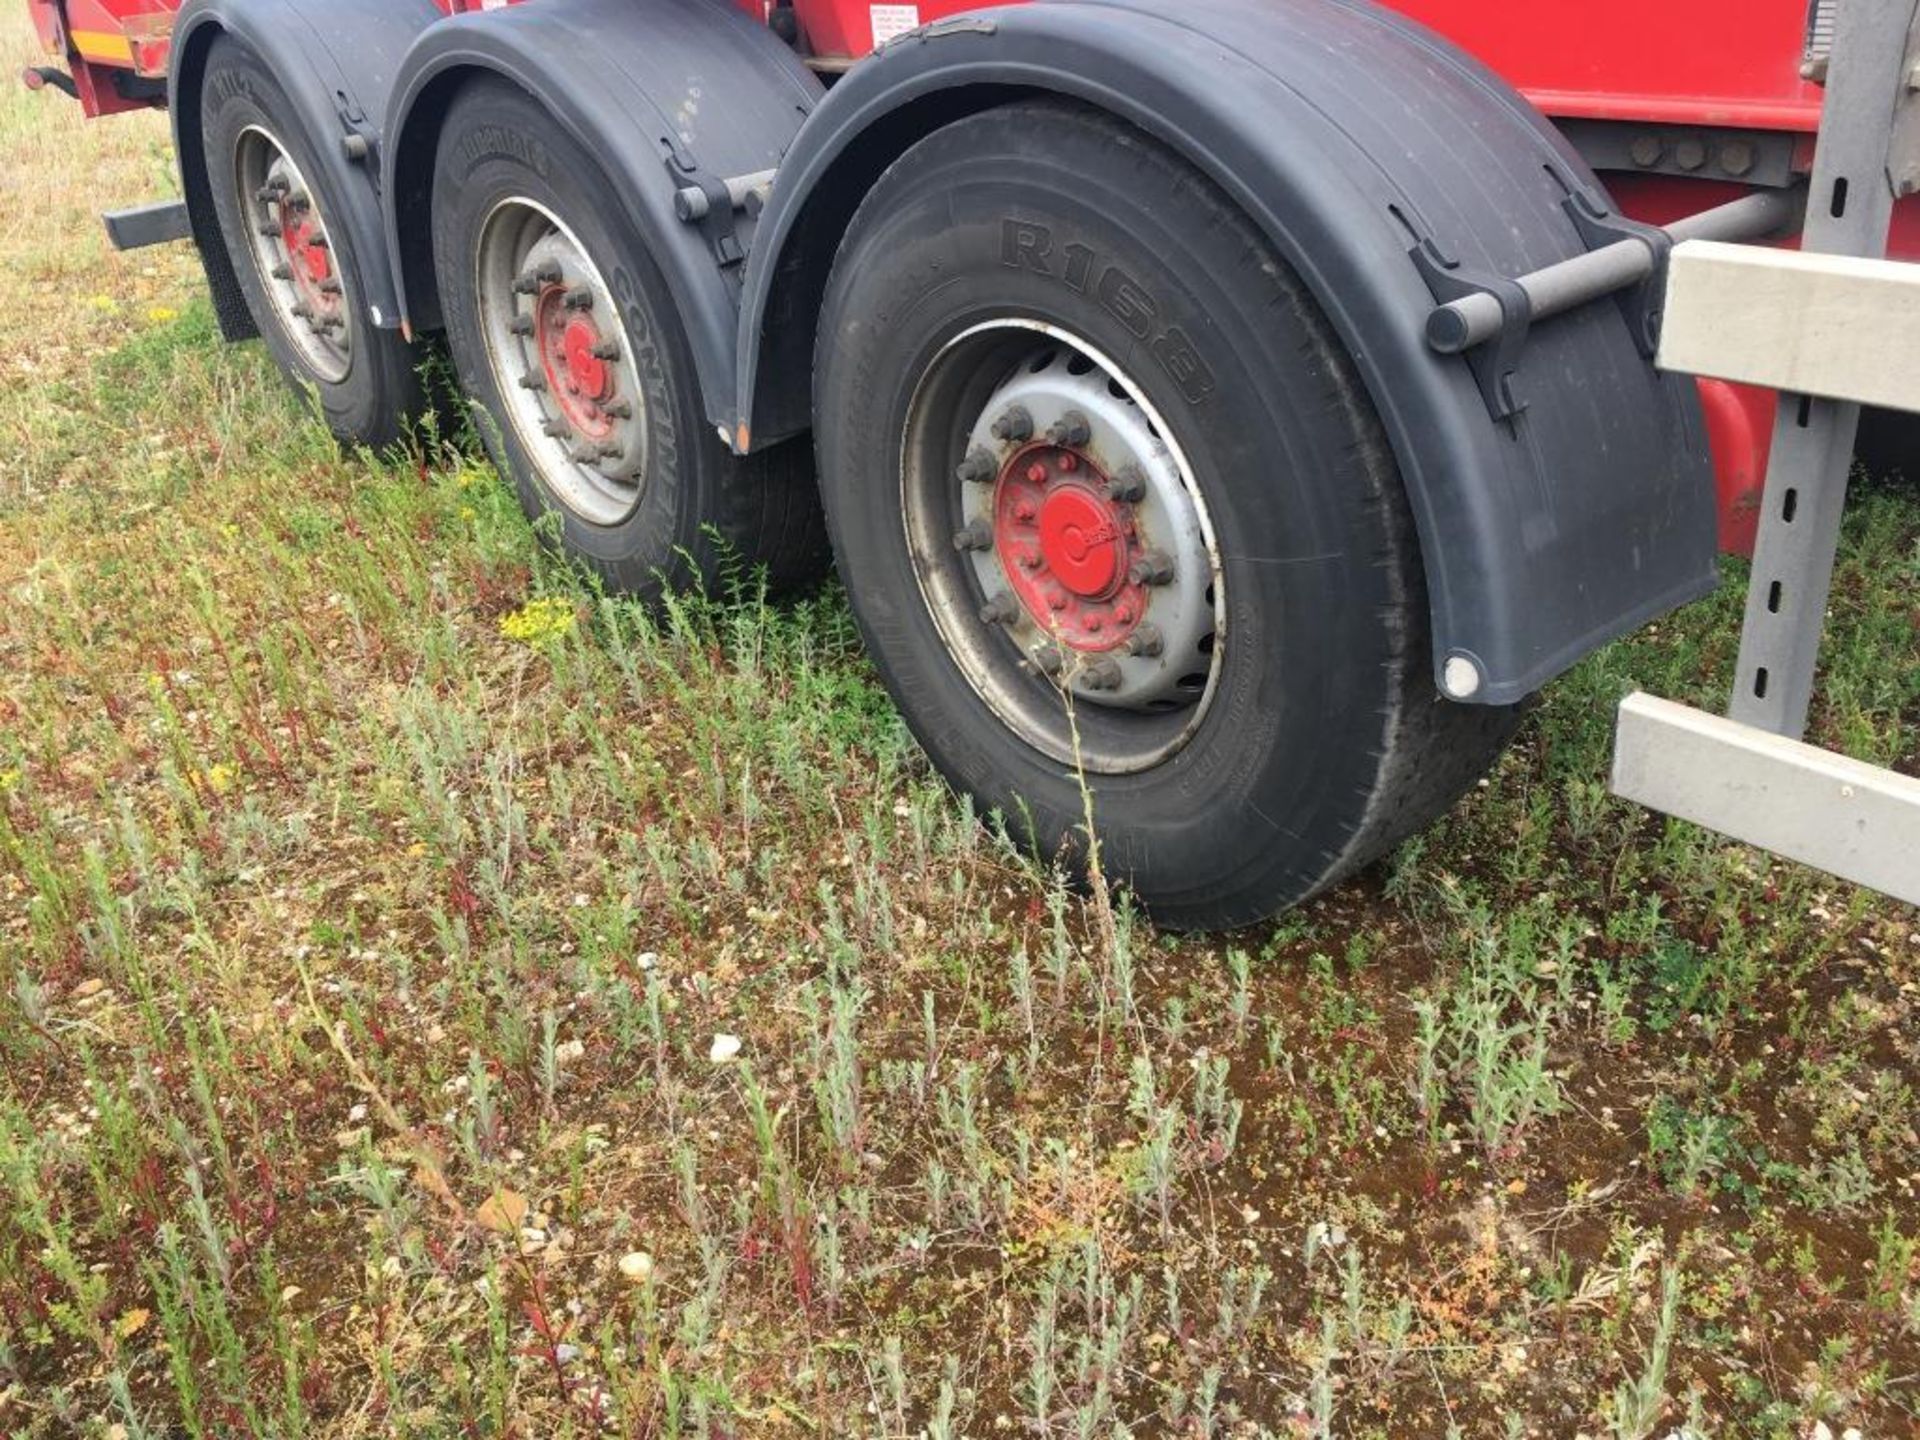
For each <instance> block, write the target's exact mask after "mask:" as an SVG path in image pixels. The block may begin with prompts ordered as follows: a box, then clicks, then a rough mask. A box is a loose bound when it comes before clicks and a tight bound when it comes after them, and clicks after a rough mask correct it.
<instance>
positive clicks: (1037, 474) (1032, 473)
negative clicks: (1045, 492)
mask: <svg viewBox="0 0 1920 1440" xmlns="http://www.w3.org/2000/svg"><path fill="white" fill-rule="evenodd" d="M1027 483H1028V484H1029V485H1044V484H1046V483H1047V467H1046V466H1044V465H1042V464H1041V463H1040V462H1039V461H1037V460H1036V461H1035V462H1034V463H1033V464H1031V465H1029V466H1028V467H1027Z"/></svg>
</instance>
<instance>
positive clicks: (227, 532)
mask: <svg viewBox="0 0 1920 1440" xmlns="http://www.w3.org/2000/svg"><path fill="white" fill-rule="evenodd" d="M220 533H221V534H222V535H224V536H226V537H227V538H228V539H229V540H231V539H233V538H234V536H236V535H238V534H239V533H240V527H239V526H238V525H235V524H234V523H233V522H232V521H231V520H229V521H228V522H227V523H226V524H225V525H222V526H221V527H220Z"/></svg>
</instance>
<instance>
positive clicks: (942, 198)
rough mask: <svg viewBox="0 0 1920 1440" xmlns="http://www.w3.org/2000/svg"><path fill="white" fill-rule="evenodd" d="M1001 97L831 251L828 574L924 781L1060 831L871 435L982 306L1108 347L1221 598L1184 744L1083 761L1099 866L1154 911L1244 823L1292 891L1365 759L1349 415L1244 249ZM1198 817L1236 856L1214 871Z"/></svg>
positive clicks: (1055, 120)
mask: <svg viewBox="0 0 1920 1440" xmlns="http://www.w3.org/2000/svg"><path fill="white" fill-rule="evenodd" d="M1020 108H1023V109H1026V108H1030V109H1031V110H1032V111H1034V112H1037V114H1038V116H1039V117H1043V118H1044V119H1045V120H1046V121H1047V122H1048V123H1047V124H1045V125H1040V124H1036V123H1034V120H1035V116H1034V115H1029V116H1027V117H1026V120H1027V123H1025V124H1023V123H1022V122H1021V117H1020V116H1018V115H1017V114H1010V113H1008V112H990V113H989V114H988V115H986V116H982V117H978V118H976V119H975V120H974V121H971V122H962V123H961V124H960V125H956V126H954V127H952V128H951V129H949V130H947V131H942V132H937V133H936V134H935V135H934V136H933V137H931V138H929V139H928V140H925V141H923V142H921V144H920V145H919V146H918V147H916V149H915V150H914V151H912V152H909V154H908V156H907V157H905V158H904V159H903V160H902V161H901V162H899V163H898V164H897V165H896V166H895V167H894V169H893V170H892V171H890V172H889V174H888V175H887V176H886V177H885V178H883V180H882V181H881V182H880V184H879V185H878V186H877V187H876V188H875V190H874V191H873V193H872V194H871V195H870V196H869V198H868V201H867V203H866V206H865V207H864V208H863V211H862V214H861V216H860V217H859V218H858V219H856V222H855V224H854V226H853V228H852V231H851V232H850V236H849V240H848V243H847V246H846V247H845V248H843V250H842V253H841V257H840V261H839V264H838V267H837V270H836V275H835V279H834V281H833V282H832V284H831V286H830V288H829V293H828V299H827V304H826V311H825V315H824V316H823V322H822V326H821V331H820V337H821V338H820V349H819V353H818V356H817V361H816V372H817V374H818V376H819V382H820V383H819V392H818V393H819V397H820V404H821V414H820V416H819V434H820V438H821V446H822V455H821V465H820V471H821V475H822V477H823V489H824V492H825V496H826V500H827V506H828V516H829V522H830V524H831V526H832V529H833V533H834V538H835V542H836V549H837V551H838V555H839V559H840V565H841V570H842V574H843V576H844V578H845V579H846V582H847V586H848V589H849V591H850V592H851V593H852V595H853V597H854V601H855V609H856V612H857V614H858V616H859V619H860V621H861V624H862V626H863V628H864V629H865V630H866V632H867V635H868V639H869V643H870V644H871V645H872V647H873V649H874V652H875V653H876V655H878V656H880V657H882V665H883V669H884V670H885V672H886V675H887V678H888V681H889V683H890V685H891V686H892V688H893V690H894V693H895V695H896V698H897V699H898V700H899V702H900V704H901V707H902V709H903V711H904V712H905V714H906V716H907V719H908V722H909V724H910V725H911V726H912V727H913V728H914V729H915V731H916V733H917V734H918V735H919V736H920V738H921V740H922V742H923V744H924V745H925V747H926V748H927V750H928V751H929V752H930V753H931V754H932V755H934V756H935V757H936V758H937V760H938V761H939V763H940V764H941V765H942V767H943V768H944V769H945V770H946V771H947V773H948V774H949V776H950V777H951V778H952V779H954V780H955V781H956V782H957V783H958V784H959V785H960V786H961V787H962V788H965V789H967V790H969V791H971V792H973V793H974V794H976V795H979V796H982V797H983V798H985V799H986V800H987V801H988V803H989V804H991V805H993V806H995V807H996V808H999V809H1000V810H1002V811H1003V812H1004V813H1006V814H1008V815H1009V816H1016V817H1017V816H1022V815H1026V816H1030V819H1031V824H1032V827H1033V830H1034V832H1035V835H1034V838H1035V839H1036V841H1037V842H1038V843H1040V844H1041V845H1043V846H1046V847H1049V848H1051V847H1054V846H1058V845H1060V844H1062V843H1063V842H1067V841H1069V840H1070V838H1071V836H1072V833H1073V831H1074V830H1075V828H1076V827H1077V826H1078V825H1079V824H1080V823H1081V818H1082V805H1081V797H1080V793H1079V788H1078V781H1077V780H1076V778H1075V777H1074V776H1073V775H1072V774H1071V773H1063V767H1062V766H1060V765H1059V764H1058V763H1057V762H1055V761H1053V760H1051V759H1049V758H1048V757H1047V756H1045V755H1044V754H1042V753H1041V752H1039V751H1037V750H1035V749H1033V748H1032V747H1031V746H1029V745H1028V744H1027V743H1026V742H1025V741H1023V740H1021V739H1020V738H1019V737H1018V736H1017V735H1015V734H1014V733H1013V732H1011V731H1010V730H1008V729H1007V728H1005V726H1004V725H1003V724H1002V723H1001V722H1000V720H999V719H998V717H997V716H996V715H995V714H994V713H993V711H992V710H991V709H990V708H989V707H988V706H987V704H986V702H985V701H984V700H982V699H981V697H980V696H979V694H978V693H977V692H976V691H975V690H974V688H973V687H972V685H971V684H970V683H969V682H968V681H967V680H966V679H965V678H964V676H963V675H962V674H961V672H960V671H959V669H958V667H957V666H956V665H955V664H954V663H953V662H952V661H951V659H950V658H949V657H948V653H947V650H946V647H945V644H944V641H943V640H942V638H941V635H940V631H939V627H938V625H937V624H936V623H935V621H934V619H933V617H932V615H931V614H930V613H929V611H928V608H927V606H926V604H925V603H924V602H923V600H922V598H921V591H920V587H919V583H918V580H917V578H916V575H915V572H914V567H913V563H912V560H911V557H910V554H909V548H908V544H907V541H906V538H905V533H904V527H903V523H902V519H901V514H900V497H899V494H898V476H899V473H900V439H899V437H900V436H901V435H902V433H903V431H904V429H905V426H906V423H907V414H908V406H909V402H910V399H911V396H912V393H913V388H914V381H915V379H916V378H917V377H918V376H920V375H922V374H923V373H924V372H925V370H926V367H927V366H928V364H930V363H931V361H932V360H933V358H934V356H935V355H936V354H937V353H938V352H939V350H940V349H941V348H942V347H943V346H944V345H945V344H946V343H947V342H948V341H950V340H951V339H952V338H953V337H954V336H956V335H958V334H960V333H962V332H963V331H965V330H967V329H969V328H971V327H972V326H974V325H977V324H980V323H982V322H984V321H987V320H990V319H993V318H996V317H1018V318H1021V319H1025V320H1029V321H1039V322H1043V323H1046V324H1050V325H1054V326H1058V327H1060V328H1061V329H1063V330H1065V331H1067V332H1068V333H1069V334H1072V335H1076V336H1079V337H1081V338H1083V339H1084V340H1085V341H1087V342H1088V343H1089V344H1091V345H1092V346H1094V347H1095V348H1097V349H1099V350H1101V351H1103V352H1104V353H1105V354H1107V355H1109V356H1113V357H1116V359H1118V360H1119V362H1120V364H1121V366H1122V368H1123V369H1124V370H1126V371H1127V372H1128V377H1129V378H1130V379H1131V380H1132V381H1133V383H1135V384H1136V385H1138V386H1139V387H1140V388H1141V390H1142V391H1143V392H1144V393H1145V394H1146V395H1147V397H1148V398H1149V400H1150V401H1151V402H1152V404H1153V405H1154V407H1155V408H1156V409H1157V410H1158V411H1159V412H1160V414H1161V416H1162V417H1163V418H1164V419H1165V420H1166V422H1167V424H1168V425H1169V426H1170V427H1171V428H1172V430H1173V432H1174V436H1175V438H1176V439H1177V441H1178V443H1179V446H1180V448H1181V450H1182V451H1183V452H1184V454H1185V456H1186V458H1187V460H1188V462H1189V465H1190V467H1191V470H1192V473H1193V476H1194V479H1195V481H1196V483H1197V486H1198V488H1199V490H1200V492H1201V494H1202V496H1203V497H1204V501H1205V504H1206V506H1207V509H1208V512H1209V514H1210V516H1211V519H1212V523H1213V528H1214V533H1215V536H1216V538H1217V541H1218V544H1219V547H1220V552H1221V553H1220V560H1221V567H1222V573H1223V575H1224V579H1225V584H1226V602H1227V603H1226V615H1225V626H1224V630H1223V639H1222V642H1221V643H1222V647H1223V648H1222V654H1221V663H1220V673H1219V675H1218V678H1217V681H1216V686H1217V689H1216V691H1215V694H1214V696H1213V699H1212V702H1211V704H1210V706H1209V709H1208V712H1207V714H1206V715H1205V717H1204V718H1203V719H1202V721H1201V722H1200V724H1199V725H1198V727H1197V728H1196V730H1195V731H1194V733H1193V735H1192V737H1191V739H1190V740H1189V741H1188V743H1187V744H1186V745H1185V746H1184V747H1183V748H1182V749H1180V750H1179V751H1178V752H1177V753H1176V754H1174V755H1173V756H1172V757H1171V758H1169V759H1167V760H1165V761H1163V762H1161V763H1160V764H1158V765H1156V766H1154V767H1153V768H1151V769H1149V770H1146V771H1142V772H1139V773H1136V774H1128V775H1090V776H1088V777H1087V781H1088V785H1089V788H1090V789H1091V790H1092V792H1093V795H1094V798H1095V805H1096V819H1097V823H1098V825H1099V829H1100V834H1101V839H1102V843H1103V846H1104V847H1105V850H1106V853H1107V855H1108V857H1109V860H1110V861H1111V862H1112V863H1113V865H1114V868H1115V869H1116V870H1117V871H1119V872H1120V873H1126V872H1128V871H1131V870H1135V869H1138V870H1141V871H1143V872H1146V871H1149V870H1150V873H1151V877H1152V882H1151V883H1152V891H1153V897H1151V898H1154V899H1156V900H1157V902H1158V904H1159V906H1160V908H1161V910H1162V911H1163V912H1165V913H1169V914H1172V913H1176V912H1177V911H1178V910H1179V908H1180V907H1181V906H1182V905H1183V904H1188V903H1191V904H1194V905H1196V906H1204V905H1205V904H1206V903H1207V901H1206V897H1207V896H1209V895H1211V894H1214V893H1217V892H1219V891H1221V890H1222V889H1223V888H1224V889H1231V888H1232V883H1233V882H1232V881H1231V878H1230V876H1231V873H1232V872H1233V871H1235V870H1236V869H1238V870H1241V871H1247V870H1257V869H1260V868H1262V867H1263V866H1270V865H1271V864H1272V860H1271V858H1270V856H1268V857H1263V856H1262V854H1261V851H1262V848H1263V845H1265V844H1267V843H1268V842H1280V841H1284V842H1285V847H1284V848H1286V849H1287V850H1288V851H1289V852H1290V853H1295V854H1298V855H1299V856H1300V857H1301V858H1300V860H1299V862H1298V863H1297V864H1295V865H1293V866H1292V867H1291V871H1290V873H1288V874H1286V875H1285V876H1281V877H1272V878H1271V881H1270V888H1275V889H1277V890H1279V891H1283V892H1285V893H1287V894H1289V895H1291V896H1297V895H1298V894H1301V893H1305V891H1306V890H1307V889H1309V888H1311V887H1312V886H1314V885H1315V884H1317V883H1318V882H1319V881H1320V879H1321V878H1322V877H1323V876H1324V874H1325V872H1326V870H1327V869H1328V867H1329V865H1330V863H1331V862H1332V861H1333V860H1334V859H1335V858H1336V857H1338V856H1339V855H1340V853H1341V852H1342V850H1343V848H1344V845H1345V842H1346V840H1347V839H1348V837H1349V836H1350V835H1351V833H1352V831H1353V829H1354V828H1355V827H1356V825H1357V823H1358V821H1357V816H1356V815H1355V814H1354V810H1355V807H1354V806H1353V804H1352V803H1350V796H1351V795H1352V794H1353V793H1354V792H1356V791H1358V792H1360V793H1362V794H1364V793H1366V792H1367V791H1368V790H1369V789H1370V787H1371V783H1372V780H1373V778H1374V776H1375V774H1377V771H1378V755H1377V753H1376V749H1377V744H1378V737H1379V735H1381V734H1382V733H1383V732H1384V728H1385V725H1384V719H1385V713H1386V708H1387V707H1388V706H1389V705H1390V704H1391V703H1392V699H1393V697H1392V695H1391V694H1390V683H1389V673H1388V672H1389V670H1390V669H1391V665H1390V661H1391V658H1392V654H1391V652H1392V637H1391V636H1389V635H1387V634H1385V633H1383V629H1384V621H1383V618H1382V617H1383V615H1384V614H1385V612H1386V611H1387V610H1388V608H1389V607H1390V606H1391V604H1392V602H1393V599H1394V596H1393V594H1392V586H1391V577H1390V576H1389V575H1388V574H1387V573H1386V567H1385V566H1384V565H1383V564H1382V563H1381V560H1382V557H1381V555H1380V554H1379V552H1380V550H1381V548H1382V546H1383V539H1384V532H1383V530H1382V527H1381V525H1380V524H1379V516H1378V496H1377V493H1376V492H1377V490H1378V488H1379V484H1380V479H1381V476H1380V456H1379V454H1378V453H1375V450H1374V448H1373V447H1374V438H1373V431H1374V430H1375V429H1377V427H1370V425H1369V422H1370V419H1371V417H1370V415H1369V414H1365V413H1360V412H1357V411H1356V410H1355V402H1354V399H1353V395H1352V390H1351V385H1350V384H1349V383H1348V382H1349V381H1350V377H1349V376H1346V375H1344V374H1341V373H1336V372H1337V371H1338V370H1339V368H1340V365H1339V362H1340V357H1339V356H1338V354H1337V353H1335V352H1333V351H1332V350H1331V349H1330V345H1329V341H1330V336H1329V332H1328V331H1327V328H1326V326H1325V324H1324V322H1323V321H1320V320H1319V319H1318V317H1317V315H1313V314H1310V313H1308V312H1307V311H1306V310H1304V309H1303V308H1302V307H1301V304H1300V303H1299V299H1298V291H1297V289H1293V288H1290V287H1284V286H1277V285H1275V283H1274V282H1273V279H1272V276H1271V274H1270V273H1266V272H1263V268H1262V267H1263V265H1265V264H1267V263H1269V262H1268V261H1267V260H1266V257H1265V255H1264V252H1260V251H1253V252H1251V253H1250V247H1249V246H1248V245H1247V244H1246V243H1245V240H1244V239H1243V237H1241V236H1240V235H1238V234H1235V233H1233V232H1232V231H1231V230H1227V229H1222V228H1220V227H1211V228H1209V227H1201V226H1196V225H1194V224H1192V223H1190V217H1183V216H1182V214H1181V213H1180V211H1179V207H1178V204H1177V202H1178V200H1179V199H1180V198H1181V197H1180V196H1179V195H1177V194H1173V195H1143V194H1140V193H1137V191H1131V190H1129V188H1128V184H1127V180H1128V174H1129V171H1130V170H1131V168H1132V167H1133V166H1134V165H1135V164H1136V163H1137V160H1138V157H1137V156H1136V155H1132V154H1129V153H1128V151H1129V148H1130V147H1133V148H1137V143H1136V142H1132V141H1129V140H1128V139H1127V138H1126V134H1125V132H1121V131H1117V129H1116V128H1115V127H1111V126H1104V125H1090V124H1089V123H1088V122H1087V120H1086V118H1085V117H1084V116H1083V115H1082V114H1081V113H1080V112H1077V111H1074V110H1071V109H1066V108H1064V107H1041V106H1035V107H1020ZM1043 137H1044V138H1043ZM1183 221H1185V222H1186V223H1183ZM1041 237H1044V238H1041ZM1075 247H1078V248H1075ZM1295 285H1296V286H1297V282H1295ZM1250 296H1251V297H1253V298H1254V300H1255V301H1256V302H1257V303H1252V304H1250V303H1249V297H1250ZM1389 474H1390V472H1389ZM876 487H882V488H886V489H887V491H888V493H881V489H877V488H876ZM1342 802H1348V803H1342ZM1223 836H1230V837H1231V841H1230V843H1231V845H1232V846H1233V847H1235V848H1236V849H1237V851H1238V852H1239V854H1238V858H1237V860H1235V861H1232V862H1229V863H1228V864H1227V866H1226V870H1225V872H1223V868H1222V855H1221V844H1220V842H1221V839H1222V837H1223Z"/></svg>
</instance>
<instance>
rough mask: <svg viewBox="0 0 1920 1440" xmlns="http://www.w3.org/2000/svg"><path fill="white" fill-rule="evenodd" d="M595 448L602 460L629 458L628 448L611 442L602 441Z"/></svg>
mask: <svg viewBox="0 0 1920 1440" xmlns="http://www.w3.org/2000/svg"><path fill="white" fill-rule="evenodd" d="M595 448H596V449H597V450H598V451H599V453H600V458H601V459H602V460H624V459H626V458H627V447H626V446H624V445H620V444H616V443H615V442H613V441H611V440H602V441H601V442H600V444H599V445H598V446H596V447H595Z"/></svg>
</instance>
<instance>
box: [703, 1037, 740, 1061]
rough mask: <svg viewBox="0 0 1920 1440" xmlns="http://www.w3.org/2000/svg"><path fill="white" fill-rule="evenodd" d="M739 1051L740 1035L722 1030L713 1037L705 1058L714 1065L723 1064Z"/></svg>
mask: <svg viewBox="0 0 1920 1440" xmlns="http://www.w3.org/2000/svg"><path fill="white" fill-rule="evenodd" d="M739 1053H740V1037H739V1036H738V1035H728V1034H725V1033H724V1032H723V1033H721V1034H719V1035H716V1036H714V1037H713V1044H712V1045H711V1046H709V1047H708V1049H707V1059H709V1060H711V1061H712V1062H713V1063H714V1064H716V1065H725V1064H726V1063H727V1062H728V1061H729V1060H732V1059H733V1058H734V1057H736V1056H737V1055H739Z"/></svg>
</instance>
